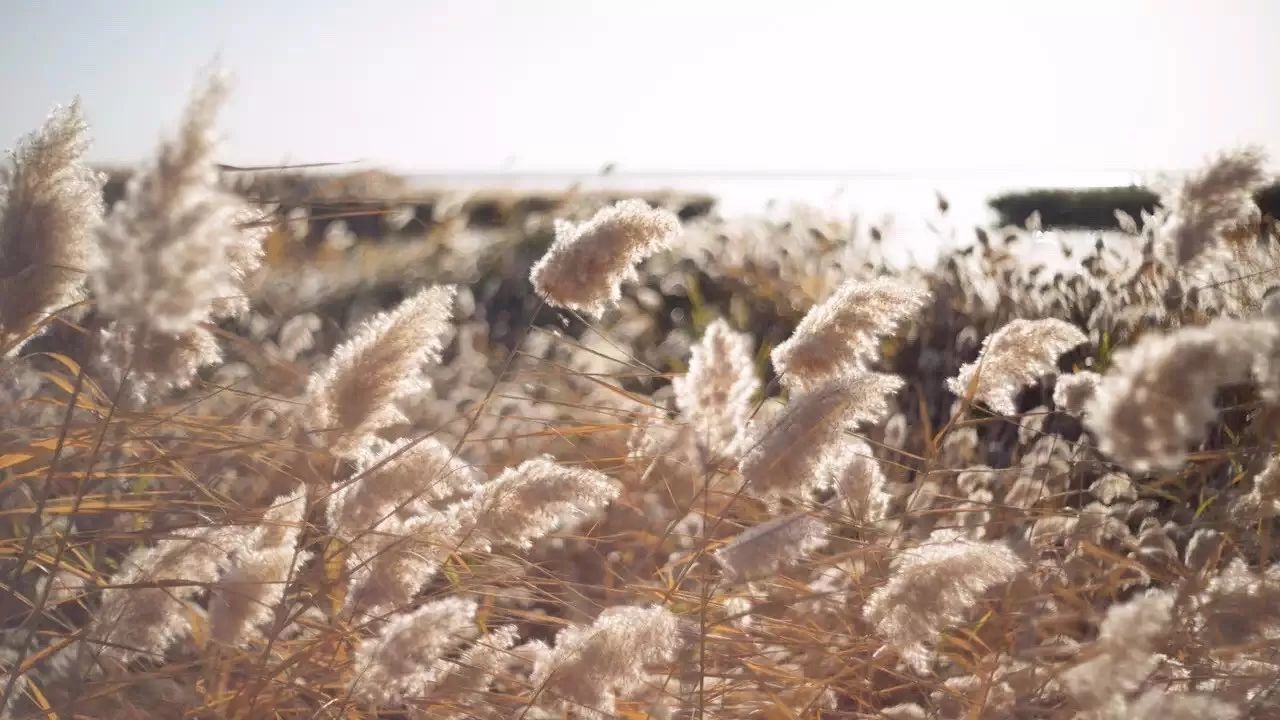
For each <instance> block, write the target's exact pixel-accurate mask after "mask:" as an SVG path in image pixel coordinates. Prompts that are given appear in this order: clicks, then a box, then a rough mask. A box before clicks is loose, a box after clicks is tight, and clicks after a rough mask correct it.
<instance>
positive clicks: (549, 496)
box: [456, 455, 619, 549]
mask: <svg viewBox="0 0 1280 720" xmlns="http://www.w3.org/2000/svg"><path fill="white" fill-rule="evenodd" d="M618 492H619V488H618V485H617V483H615V482H614V481H613V480H610V479H609V477H608V476H606V475H605V474H604V473H601V472H597V471H595V470H587V469H584V468H574V467H569V466H567V465H561V464H559V463H557V462H556V461H555V460H554V459H552V458H551V457H550V456H548V455H544V456H542V457H538V458H534V459H533V460H526V461H524V462H522V463H520V465H518V466H516V467H514V468H508V469H507V470H505V471H503V473H502V474H501V475H499V476H498V477H497V478H496V479H494V480H492V481H490V482H488V483H486V484H484V485H482V486H481V487H480V489H479V490H478V491H476V493H475V494H474V495H472V496H471V497H470V498H468V499H467V500H465V501H464V502H462V503H460V504H459V505H458V506H457V510H456V514H457V517H458V518H459V522H460V523H461V526H462V529H461V531H460V535H461V536H462V537H466V538H468V540H467V542H468V545H469V546H474V547H479V548H484V549H488V548H489V547H491V546H494V545H502V544H507V545H514V546H515V547H519V548H524V549H528V548H530V547H532V546H533V541H534V540H536V539H538V538H541V537H543V536H545V535H546V534H547V533H550V532H552V531H554V530H555V529H556V528H558V527H560V526H561V525H563V524H564V523H566V522H569V521H571V520H573V519H576V518H578V517H581V516H584V515H587V514H589V513H592V512H595V511H597V510H599V509H601V508H603V507H604V506H606V505H608V504H609V503H610V502H612V501H613V500H614V499H616V498H617V497H618Z"/></svg>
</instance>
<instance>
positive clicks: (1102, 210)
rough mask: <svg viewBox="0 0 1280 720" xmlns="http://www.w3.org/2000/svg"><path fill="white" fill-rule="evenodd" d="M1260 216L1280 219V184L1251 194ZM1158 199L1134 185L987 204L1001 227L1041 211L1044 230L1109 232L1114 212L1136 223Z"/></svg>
mask: <svg viewBox="0 0 1280 720" xmlns="http://www.w3.org/2000/svg"><path fill="white" fill-rule="evenodd" d="M1253 201H1254V202H1255V203H1257V205H1258V208H1259V209H1260V210H1262V214H1263V215H1266V216H1267V217H1271V218H1280V182H1277V183H1273V184H1271V185H1268V186H1266V187H1264V188H1263V189H1261V190H1259V191H1258V192H1256V193H1254V196H1253ZM1159 202H1160V197H1159V196H1158V195H1156V194H1155V193H1154V192H1152V191H1151V190H1148V189H1147V188H1144V187H1139V186H1136V185H1131V186H1128V187H1104V188H1084V189H1073V188H1044V189H1037V190H1023V191H1019V192H1012V193H1005V194H1003V195H997V196H996V197H994V198H992V199H991V200H989V201H988V202H987V204H988V205H990V206H991V208H992V209H994V210H995V211H996V213H997V219H998V222H999V223H1000V224H1002V225H1023V224H1025V223H1026V221H1027V218H1028V217H1030V216H1031V213H1032V212H1034V211H1036V210H1039V211H1040V222H1041V225H1042V226H1044V227H1046V228H1083V229H1088V230H1108V229H1113V228H1116V227H1117V223H1116V217H1115V211H1116V210H1123V211H1125V212H1126V213H1128V214H1129V215H1130V216H1132V217H1133V218H1134V219H1135V220H1136V219H1138V215H1139V213H1140V212H1141V211H1142V210H1148V211H1149V210H1152V209H1154V208H1155V207H1156V206H1157V205H1158V204H1159Z"/></svg>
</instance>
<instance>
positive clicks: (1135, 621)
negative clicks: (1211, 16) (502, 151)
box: [0, 77, 1280, 720]
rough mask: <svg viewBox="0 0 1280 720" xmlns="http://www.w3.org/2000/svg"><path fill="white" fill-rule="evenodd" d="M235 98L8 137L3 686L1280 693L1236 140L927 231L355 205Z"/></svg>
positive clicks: (81, 706) (1255, 285)
mask: <svg viewBox="0 0 1280 720" xmlns="http://www.w3.org/2000/svg"><path fill="white" fill-rule="evenodd" d="M226 94H227V86H226V85H225V83H224V82H223V81H222V80H220V79H219V78H218V77H213V78H211V79H209V80H207V81H205V82H203V83H202V84H201V85H200V86H199V87H197V89H196V91H195V93H194V94H193V97H192V99H191V101H190V103H189V105H188V107H187V109H186V112H185V115H184V116H183V118H182V120H181V122H180V124H179V125H178V126H177V127H175V128H173V129H172V131H171V133H170V135H169V136H168V137H167V138H165V139H164V140H163V141H162V142H161V143H160V144H159V146H158V149H157V152H156V153H155V155H154V156H153V157H152V158H150V159H149V160H148V161H147V162H146V163H144V164H143V165H141V166H140V167H138V168H136V169H135V170H134V171H133V172H132V174H131V175H130V176H129V177H128V180H127V182H125V183H124V184H123V185H122V186H121V188H120V189H119V192H118V193H116V194H117V195H118V197H113V198H112V199H111V203H110V206H109V207H108V206H107V202H106V201H104V193H103V185H104V183H105V182H106V178H105V176H104V175H102V174H100V173H98V172H96V171H95V170H93V169H91V168H90V167H89V166H88V165H87V164H86V163H85V161H84V154H85V152H86V148H87V145H88V143H89V142H90V141H91V138H92V134H93V133H92V128H91V127H90V124H89V122H88V120H91V118H89V119H86V118H85V117H83V116H82V113H81V111H80V109H79V107H78V106H77V105H74V104H73V105H71V106H69V107H66V108H62V109H58V110H55V111H54V112H53V113H52V114H51V115H50V116H49V118H48V120H47V122H46V123H45V125H44V126H43V127H42V128H39V129H37V130H35V131H34V132H33V133H32V134H31V135H29V136H27V137H25V138H4V139H3V141H4V142H6V143H13V144H14V147H15V149H14V150H13V151H12V154H11V155H10V157H9V158H8V159H7V161H6V163H5V166H4V169H3V171H2V174H0V188H3V189H0V213H2V214H0V347H2V349H3V359H2V360H0V527H2V528H3V529H2V531H0V578H2V583H3V584H0V618H2V620H3V629H2V630H0V633H2V634H0V667H2V668H3V669H4V671H5V672H4V673H3V674H0V683H2V685H0V692H2V693H3V700H2V701H0V711H2V712H3V713H4V717H5V718H9V719H12V720H17V719H19V718H33V719H34V718H50V719H51V718H59V719H61V720H71V719H73V718H110V719H112V720H124V719H126V718H130V719H132V718H165V719H167V718H172V719H179V718H193V719H194V718H236V719H256V718H264V719H275V718H279V719H295V718H297V719H302V718H325V719H332V720H339V719H342V720H373V719H375V718H381V719H386V720H408V719H411V718H416V719H422V720H427V719H436V718H439V719H456V720H463V719H468V720H470V719H476V720H489V719H493V720H497V719H499V718H502V719H506V718H511V719H527V720H553V719H555V720H559V719H568V718H583V719H596V718H625V719H627V720H640V719H642V718H653V719H655V720H658V719H663V720H665V719H667V718H670V719H673V720H674V719H678V718H679V719H684V718H687V719H690V720H692V719H694V718H699V719H700V718H708V719H711V718H714V719H717V720H720V719H723V720H800V719H802V718H823V719H835V718H850V719H852V718H886V719H889V720H923V719H925V718H938V719H945V720H981V719H987V718H992V719H996V720H1001V719H1009V720H1014V719H1023V718H1026V719H1032V718H1036V719H1039V718H1043V719H1046V720H1057V719H1059V718H1061V719H1064V720H1065V719H1070V718H1079V719H1081V720H1129V719H1137V720H1142V719H1149V720H1183V719H1186V720H1191V719H1199V718H1212V719H1223V720H1225V719H1228V718H1241V719H1243V718H1256V719H1259V720H1262V719H1265V718H1278V717H1280V558H1278V557H1277V555H1278V553H1280V543H1278V542H1277V541H1280V531H1278V528H1277V518H1278V517H1280V456H1277V455H1276V442H1277V440H1280V296H1278V295H1276V294H1274V293H1273V292H1272V289H1273V286H1277V287H1280V244H1278V242H1277V240H1276V238H1275V232H1274V229H1275V228H1274V227H1273V223H1272V221H1271V220H1270V219H1269V218H1265V217H1262V216H1261V214H1260V213H1259V211H1258V210H1257V208H1256V207H1255V206H1254V204H1253V202H1252V201H1251V199H1250V198H1251V195H1252V193H1253V192H1255V191H1256V190H1257V189H1258V188H1259V187H1262V186H1263V185H1265V184H1267V183H1268V182H1270V180H1271V178H1270V177H1269V175H1268V174H1267V173H1266V172H1265V171H1264V166H1265V158H1263V157H1262V156H1261V154H1260V153H1259V152H1258V151H1256V150H1254V149H1251V148H1242V149H1235V150H1228V151H1226V152H1222V153H1220V154H1218V155H1213V156H1206V157H1209V160H1207V162H1206V164H1205V166H1204V167H1203V168H1202V169H1201V170H1200V171H1198V172H1195V173H1192V174H1190V175H1188V176H1186V177H1184V178H1180V179H1179V180H1178V181H1177V182H1176V183H1172V184H1171V185H1170V186H1169V187H1166V188H1162V189H1161V193H1160V204H1159V206H1158V207H1157V208H1156V209H1155V210H1154V211H1153V212H1150V213H1148V212H1143V213H1141V215H1140V216H1139V217H1132V216H1129V215H1125V214H1123V213H1121V214H1119V215H1117V217H1116V221H1117V225H1118V227H1119V228H1120V232H1116V233H1109V234H1108V235H1107V236H1106V239H1105V241H1103V240H1102V239H1099V240H1098V241H1097V242H1096V243H1093V242H1087V241H1082V240H1081V238H1082V237H1084V236H1072V237H1071V238H1068V239H1065V240H1061V243H1060V242H1059V240H1060V236H1058V235H1055V234H1053V233H1046V232H1045V231H1043V230H1042V229H1041V228H1040V227H1039V221H1038V219H1037V217H1035V216H1033V217H1032V218H1031V219H1030V220H1029V221H1028V222H1027V224H1026V226H1024V227H998V228H997V227H989V228H972V227H951V226H949V225H948V220H947V215H946V211H945V203H941V204H940V207H939V208H936V209H934V212H935V213H936V214H937V216H938V217H937V218H936V221H935V222H933V223H932V226H933V227H935V228H936V232H937V233H938V234H939V237H938V238H935V240H939V241H940V242H941V245H940V247H941V248H942V250H941V251H940V253H939V256H938V259H937V261H936V262H933V263H930V264H929V265H927V266H921V265H918V264H917V265H911V264H907V265H903V264H902V263H895V262H890V261H889V260H888V259H887V256H888V255H889V254H891V253H889V252H888V249H886V248H885V247H883V246H882V245H883V242H882V240H881V237H880V233H879V232H878V231H877V230H876V229H875V228H873V227H870V226H866V225H859V224H857V223H855V222H853V221H851V220H850V219H848V218H832V217H830V216H827V215H824V214H822V213H819V212H815V211H804V210H801V209H797V210H795V211H794V212H792V213H790V214H789V215H788V216H787V217H785V218H781V219H780V218H777V217H773V218H768V217H730V218H724V217H720V216H719V215H717V214H716V213H714V212H711V213H697V214H684V216H683V217H682V216H681V215H682V214H681V213H679V210H680V208H678V207H675V206H669V205H668V204H664V202H663V200H662V198H661V197H651V198H645V199H623V200H619V201H616V202H614V201H608V202H602V201H599V200H598V199H593V197H592V196H589V195H573V194H568V195H566V196H565V197H564V198H562V199H561V200H558V201H556V202H548V203H541V204H539V205H538V206H537V207H532V208H526V210H527V212H524V214H522V215H521V217H520V221H519V223H516V224H514V226H512V224H511V223H508V224H507V225H505V226H503V227H502V228H499V229H495V230H493V231H491V232H490V231H483V229H482V228H480V227H477V226H476V223H474V222H469V221H468V219H467V216H466V215H465V214H461V213H457V212H451V210H450V208H449V207H446V206H445V205H442V204H437V206H436V207H435V208H434V210H433V213H434V215H433V216H432V217H431V218H429V220H430V222H429V223H425V222H423V218H421V217H416V216H414V215H413V213H412V212H408V213H406V212H403V211H398V210H396V209H395V208H388V209H387V210H386V211H385V212H382V211H379V212H377V213H375V214H374V216H375V218H376V220H377V222H381V223H384V224H385V225H386V226H388V227H390V228H392V229H393V231H394V232H392V233H390V234H391V235H392V237H390V238H389V239H382V240H377V241H369V240H364V239H361V238H359V237H356V234H355V233H354V232H353V231H352V230H351V228H352V227H354V226H355V225H356V224H358V222H361V221H360V220H357V218H356V216H355V215H352V216H351V217H348V218H345V219H344V220H343V221H342V222H341V223H329V224H328V225H326V226H325V227H326V229H325V231H324V232H323V233H322V236H321V237H318V238H317V237H315V233H314V232H313V231H314V229H315V227H317V225H316V222H317V220H318V212H317V211H314V210H312V211H310V214H309V211H307V210H306V209H305V208H301V207H300V205H298V204H297V203H294V206H292V207H290V206H289V202H288V201H287V199H286V198H284V197H283V195H282V193H283V190H282V188H281V186H280V185H279V183H277V184H275V185H272V183H270V182H266V181H263V182H260V183H258V184H256V185H254V186H253V187H247V186H244V185H245V183H244V178H243V177H237V175H236V173H235V172H234V171H230V170H227V169H226V168H222V167H220V166H219V165H218V164H217V159H218V147H217V143H216V139H217V138H218V137H219V130H218V126H217V111H218V108H219V106H220V105H221V104H222V102H223V100H224V99H225V95H226ZM1213 150H1214V148H1206V152H1210V151H1213ZM929 210H930V209H929V208H922V211H923V212H928V211H929ZM339 214H341V213H339ZM366 219H367V217H366ZM428 226H429V227H428Z"/></svg>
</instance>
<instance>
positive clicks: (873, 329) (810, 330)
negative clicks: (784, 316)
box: [770, 279, 929, 389]
mask: <svg viewBox="0 0 1280 720" xmlns="http://www.w3.org/2000/svg"><path fill="white" fill-rule="evenodd" d="M928 298H929V294H928V293H927V292H925V291H923V290H920V289H918V288H915V287H912V286H911V285H908V284H906V283H904V282H902V281H900V280H890V279H876V280H869V281H866V282H859V281H855V280H850V281H848V282H846V283H844V284H843V285H841V286H840V287H839V288H837V289H836V291H835V293H833V294H832V295H831V297H829V298H827V299H826V300H825V301H823V302H822V303H820V304H819V305H816V306H814V307H813V308H811V309H810V310H809V312H808V313H807V314H806V315H805V316H804V319H803V320H801V321H800V324H799V325H797V326H796V329H795V331H794V332H793V333H791V337H790V338H788V339H787V341H786V342H784V343H782V344H781V345H779V346H778V347H776V348H774V350H773V353H772V354H771V355H770V357H771V358H772V360H773V366H774V368H775V369H776V370H777V371H778V373H779V375H781V377H782V380H783V382H784V383H785V384H786V385H787V386H788V387H791V388H799V389H807V388H811V387H814V386H815V385H817V384H820V383H822V382H824V381H826V380H830V379H832V378H834V377H837V376H840V375H848V374H851V373H854V372H857V371H859V370H860V369H861V368H863V367H864V366H865V364H866V363H867V362H869V361H871V360H875V359H876V358H877V357H879V355H880V347H879V342H880V338H881V337H883V336H884V335H887V334H889V333H891V332H893V331H894V330H895V329H896V328H897V327H898V325H899V324H901V323H902V321H903V320H905V319H906V318H908V317H910V316H911V315H913V314H915V313H916V312H917V311H919V310H920V308H921V307H923V306H924V303H925V301H926V300H928Z"/></svg>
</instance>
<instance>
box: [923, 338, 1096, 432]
mask: <svg viewBox="0 0 1280 720" xmlns="http://www.w3.org/2000/svg"><path fill="white" fill-rule="evenodd" d="M1088 340H1089V338H1088V336H1086V335H1085V334H1084V333H1083V332H1081V331H1080V329H1079V328H1077V327H1076V326H1075V325H1072V324H1071V323H1069V322H1065V321H1063V320H1058V319H1056V318H1044V319H1042V320H1013V321H1011V322H1009V323H1008V324H1007V325H1005V326H1004V327H1002V328H1000V329H999V330H997V331H995V332H994V333H992V334H990V335H988V336H987V338H986V340H984V341H983V342H982V351H981V352H980V353H979V354H978V359H977V360H975V361H973V362H972V363H969V364H968V365H965V366H963V367H961V368H960V372H959V373H958V374H957V375H956V376H955V377H953V378H950V379H948V380H947V388H948V389H949V390H951V392H953V393H955V394H956V395H958V396H960V397H965V396H966V395H968V393H969V388H970V385H971V384H972V383H973V382H974V378H975V375H976V377H977V391H976V392H975V393H974V396H973V397H974V399H975V400H980V401H982V402H984V403H986V404H987V405H989V406H990V407H991V409H992V410H995V411H996V412H998V413H1000V414H1002V415H1013V414H1015V413H1017V411H1018V408H1017V406H1016V405H1015V404H1014V398H1015V396H1016V395H1017V394H1018V391H1019V390H1021V389H1022V388H1023V387H1025V386H1027V385H1030V384H1031V383H1033V382H1035V381H1036V380H1038V379H1039V378H1040V376H1041V375H1047V374H1049V373H1052V372H1055V371H1056V370H1057V369H1058V357H1059V356H1061V355H1062V354H1063V353H1065V352H1066V351H1068V350H1070V349H1072V348H1074V347H1076V346H1077V345H1082V344H1084V343H1086V342H1088Z"/></svg>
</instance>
